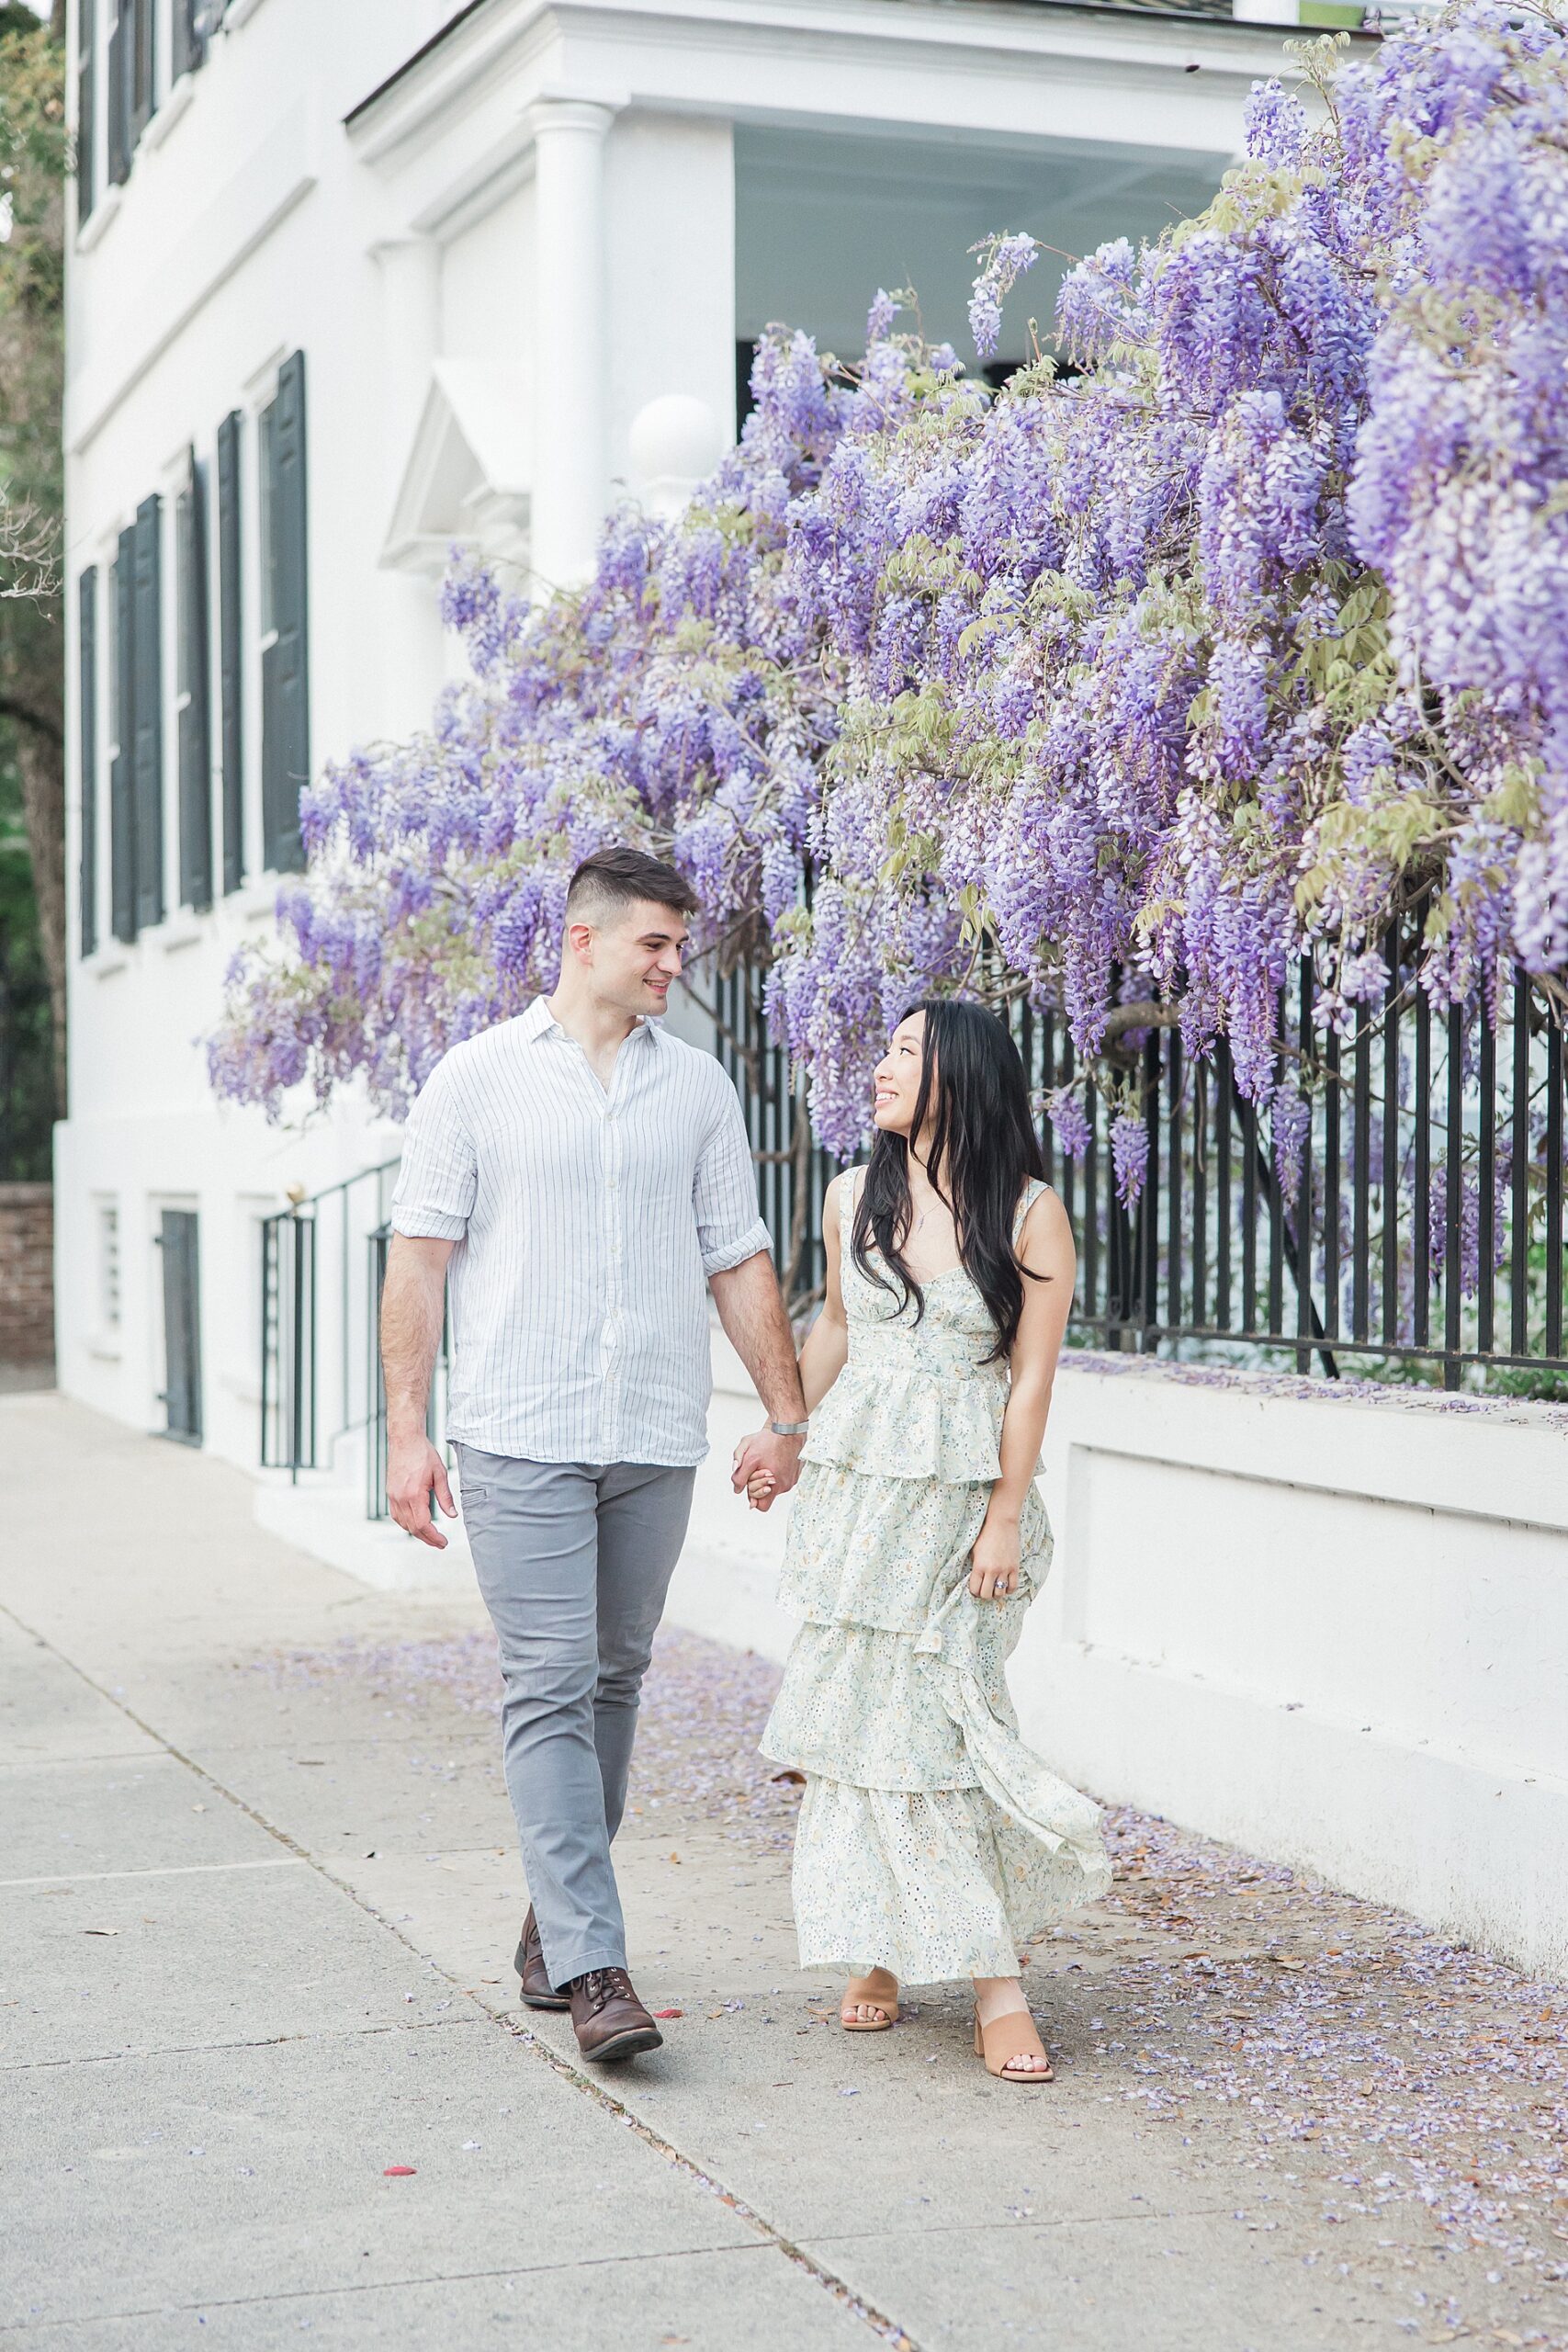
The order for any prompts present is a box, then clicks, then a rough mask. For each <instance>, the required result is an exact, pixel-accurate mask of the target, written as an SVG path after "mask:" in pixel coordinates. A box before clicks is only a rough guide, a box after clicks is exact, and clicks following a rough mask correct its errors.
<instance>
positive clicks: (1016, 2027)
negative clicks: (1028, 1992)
mask: <svg viewBox="0 0 1568 2352" xmlns="http://www.w3.org/2000/svg"><path fill="white" fill-rule="evenodd" d="M1036 2054H1038V2055H1039V2056H1040V2057H1042V2058H1045V2045H1044V2043H1043V2041H1041V2039H1040V2036H1039V2033H1038V2032H1037V2030H1035V2024H1034V2019H1033V2018H1032V2017H1031V2016H1030V2014H1029V2011H1028V2010H1027V2009H1009V2010H1008V2011H1007V2012H1006V2013H1005V2015H1003V2016H1001V2017H999V2018H992V2019H991V2022H990V2024H989V2025H982V2024H981V2023H980V2011H979V2007H978V2006H976V2010H975V2055H976V2058H983V2059H984V2060H985V2062H986V2072H987V2075H995V2076H996V2077H997V2080H998V2082H999V2083H1050V2082H1055V2071H1054V2069H1053V2067H1052V2064H1051V2061H1050V2060H1049V2058H1045V2064H1043V2066H1032V2067H1031V2068H1030V2069H1029V2072H1028V2073H1027V2074H1022V2075H1021V2074H1010V2073H1009V2072H1008V2061H1009V2059H1010V2058H1032V2057H1034V2056H1035V2055H1036Z"/></svg>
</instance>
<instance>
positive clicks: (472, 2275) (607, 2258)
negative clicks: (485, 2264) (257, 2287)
mask: <svg viewBox="0 0 1568 2352" xmlns="http://www.w3.org/2000/svg"><path fill="white" fill-rule="evenodd" d="M768 2251H769V2249H768V2247H767V2246H766V2245H763V2244H761V2243H760V2242H759V2244H758V2245H674V2246H660V2248H659V2250H658V2251H657V2252H656V2253H648V2254H585V2255H583V2256H581V2259H580V2260H578V2261H575V2262H509V2263H506V2264H505V2265H503V2266H502V2267H501V2268H499V2269H496V2270H432V2271H423V2272H421V2273H420V2274H419V2275H418V2276H416V2277H413V2278H355V2279H354V2280H352V2281H345V2282H344V2285H342V2286H341V2287H279V2288H278V2289H276V2290H275V2291H274V2292H273V2293H271V2294H266V2295H205V2296H203V2297H201V2298H200V2300H199V2301H196V2302H193V2303H138V2304H137V2305H135V2306H134V2308H133V2309H131V2310H130V2311H123V2312H69V2313H67V2314H66V2316H65V2317H64V2318H62V2319H22V2320H5V2321H0V2335H23V2334H27V2335H39V2334H41V2333H42V2331H43V2330H44V2329H45V2328H51V2327H83V2326H95V2327H101V2326H105V2325H107V2324H110V2323H118V2321H120V2320H127V2319H177V2318H178V2317H179V2315H180V2313H181V2312H234V2311H254V2310H257V2309H260V2310H265V2309H266V2308H267V2307H268V2306H269V2305H270V2304H273V2303H309V2302H315V2301H318V2300H319V2301H326V2300H327V2299H328V2298H329V2297H332V2298H334V2299H337V2300H342V2299H344V2298H346V2297H347V2296H350V2295H382V2294H387V2295H391V2294H396V2293H397V2292H398V2291H399V2290H400V2289H401V2288H404V2287H459V2286H462V2285H464V2284H465V2283H466V2282H467V2281H469V2280H483V2279H486V2278H552V2277H555V2276H557V2275H558V2274H559V2273H561V2272H566V2271H573V2270H606V2269H614V2268H616V2267H621V2266H623V2265H625V2264H627V2263H633V2262H691V2261H694V2260H700V2259H703V2258H705V2257H706V2256H709V2255H730V2256H740V2257H742V2258H744V2257H745V2256H748V2255H756V2254H766V2253H767V2252H768Z"/></svg>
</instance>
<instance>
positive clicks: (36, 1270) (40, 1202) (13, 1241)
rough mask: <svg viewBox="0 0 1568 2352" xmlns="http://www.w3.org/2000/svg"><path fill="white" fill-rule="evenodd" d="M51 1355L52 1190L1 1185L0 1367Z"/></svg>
mask: <svg viewBox="0 0 1568 2352" xmlns="http://www.w3.org/2000/svg"><path fill="white" fill-rule="evenodd" d="M53 1355H54V1188H53V1186H52V1185H50V1184H0V1363H26V1364H31V1363H50V1362H51V1361H52V1359H53Z"/></svg>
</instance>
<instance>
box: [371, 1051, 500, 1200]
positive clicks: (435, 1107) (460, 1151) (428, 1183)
mask: <svg viewBox="0 0 1568 2352" xmlns="http://www.w3.org/2000/svg"><path fill="white" fill-rule="evenodd" d="M478 1184H479V1161H478V1157H477V1155H476V1153H475V1150H474V1138H473V1133H472V1130H471V1128H470V1126H469V1125H468V1120H467V1118H466V1117H465V1116H464V1114H463V1105H462V1102H461V1097H460V1090H459V1088H458V1086H457V1082H456V1080H455V1079H454V1077H453V1073H452V1069H451V1065H450V1062H449V1061H440V1062H437V1063H436V1065H435V1068H434V1069H433V1070H432V1071H431V1073H430V1076H429V1077H428V1078H427V1079H426V1080H425V1082H424V1084H423V1087H422V1088H421V1089H420V1091H419V1094H418V1096H417V1098H416V1100H415V1102H414V1106H413V1109H412V1111H411V1112H410V1113H409V1119H408V1125H407V1126H406V1127H405V1128H404V1130H403V1158H402V1165H401V1167H400V1169H399V1170H398V1182H397V1189H396V1191H395V1192H394V1193H393V1194H392V1230H393V1232H394V1233H403V1234H406V1235H407V1236H408V1237H409V1238H410V1239H411V1240H416V1241H461V1240H462V1238H463V1237H464V1235H465V1234H466V1233H467V1232H468V1219H469V1217H470V1216H472V1215H473V1212H474V1195H475V1193H476V1191H477V1190H478Z"/></svg>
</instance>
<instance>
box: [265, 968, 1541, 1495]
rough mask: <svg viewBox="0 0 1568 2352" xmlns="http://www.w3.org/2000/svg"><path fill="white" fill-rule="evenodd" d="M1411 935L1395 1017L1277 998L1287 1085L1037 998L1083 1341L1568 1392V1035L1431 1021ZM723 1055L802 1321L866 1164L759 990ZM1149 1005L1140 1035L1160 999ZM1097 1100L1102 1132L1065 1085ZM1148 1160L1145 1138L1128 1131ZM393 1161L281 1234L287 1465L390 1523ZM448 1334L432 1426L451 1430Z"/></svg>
mask: <svg viewBox="0 0 1568 2352" xmlns="http://www.w3.org/2000/svg"><path fill="white" fill-rule="evenodd" d="M1414 947H1415V943H1414V938H1413V937H1404V938H1400V939H1394V938H1391V939H1390V940H1389V941H1388V942H1387V943H1386V945H1385V962H1386V964H1387V967H1388V976H1389V977H1388V984H1387V987H1386V989H1385V990H1384V992H1383V998H1382V1003H1381V1004H1380V1005H1378V1006H1375V1007H1371V1006H1367V1007H1361V1008H1359V1009H1356V1010H1354V1011H1353V1012H1352V1013H1351V1014H1350V1015H1349V1016H1348V1026H1347V1027H1346V1028H1345V1029H1344V1031H1343V1033H1342V1034H1341V1033H1337V1032H1336V1031H1334V1030H1332V1029H1329V1030H1324V1029H1322V1028H1320V1027H1319V1025H1318V1023H1317V1021H1316V1020H1315V1019H1314V1014H1315V1013H1316V1012H1317V1011H1318V1010H1319V1005H1320V993H1321V991H1320V987H1319V982H1318V980H1317V978H1316V976H1315V975H1314V971H1313V969H1312V967H1311V966H1310V965H1307V964H1303V966H1302V967H1301V968H1300V970H1299V971H1298V973H1297V975H1296V977H1295V981H1294V984H1293V986H1292V988H1291V989H1287V990H1283V991H1281V993H1280V998H1279V1000H1278V1003H1277V1006H1276V1014H1277V1020H1276V1050H1275V1067H1274V1071H1273V1079H1274V1090H1273V1100H1272V1103H1271V1105H1270V1107H1269V1108H1268V1109H1259V1108H1258V1106H1257V1105H1256V1104H1255V1103H1251V1102H1249V1101H1248V1100H1247V1098H1246V1097H1245V1096H1244V1095H1243V1094H1242V1092H1241V1091H1240V1089H1239V1087H1238V1086H1237V1084H1236V1080H1235V1069H1234V1067H1233V1063H1232V1058H1231V1054H1230V1049H1229V1047H1228V1046H1226V1045H1225V1043H1224V1041H1223V1040H1222V1041H1221V1042H1219V1043H1218V1044H1216V1045H1215V1046H1213V1049H1212V1051H1211V1052H1209V1053H1208V1054H1207V1055H1205V1056H1203V1057H1194V1056H1190V1055H1188V1054H1187V1053H1186V1052H1185V1051H1184V1049H1183V1046H1182V1042H1181V1037H1180V1034H1179V1030H1178V1029H1177V1028H1176V1027H1175V1026H1174V1025H1172V1017H1171V1015H1170V1014H1169V1013H1168V1012H1167V1011H1166V1010H1165V1009H1164V1008H1161V1007H1150V1006H1145V1007H1142V1008H1138V1007H1127V1008H1124V1012H1123V1016H1122V1017H1125V1018H1129V1019H1130V1020H1131V1021H1132V1023H1133V1024H1134V1025H1132V1026H1130V1027H1127V1028H1125V1029H1124V1030H1123V1031H1122V1035H1120V1036H1119V1037H1118V1038H1117V1040H1116V1041H1115V1044H1114V1046H1113V1047H1112V1048H1111V1051H1110V1052H1109V1054H1107V1055H1105V1056H1102V1057H1101V1060H1100V1066H1099V1069H1100V1079H1101V1080H1107V1077H1108V1080H1109V1082H1108V1084H1107V1085H1103V1086H1102V1085H1089V1086H1087V1087H1086V1086H1084V1085H1083V1083H1082V1081H1083V1080H1084V1078H1085V1072H1084V1070H1083V1069H1082V1066H1081V1063H1080V1061H1079V1059H1078V1057H1077V1055H1076V1054H1075V1050H1074V1048H1073V1046H1072V1044H1071V1042H1070V1040H1069V1039H1068V1037H1067V1036H1066V1031H1065V1028H1064V1025H1063V1024H1062V1023H1061V1022H1060V1021H1059V1019H1057V1018H1056V1017H1055V1015H1053V1014H1051V1013H1049V1012H1038V1011H1034V1010H1032V1009H1031V1008H1029V1007H1028V1006H1020V1007H1019V1008H1017V1010H1016V1012H1015V1014H1014V1021H1015V1029H1016V1034H1017V1036H1018V1040H1019V1045H1020V1047H1021V1051H1022V1054H1023V1057H1024V1063H1025V1068H1026V1069H1027V1070H1028V1072H1029V1076H1030V1081H1031V1085H1032V1088H1033V1090H1034V1092H1035V1097H1036V1100H1037V1102H1038V1103H1040V1105H1041V1106H1042V1121H1041V1136H1042V1143H1043V1150H1044V1153H1045V1162H1046V1170H1047V1173H1048V1174H1049V1176H1050V1178H1051V1181H1052V1182H1053V1183H1054V1184H1055V1187H1056V1189H1057V1191H1058V1192H1059V1193H1061V1195H1062V1198H1063V1200H1064V1202H1065V1203H1066V1208H1067V1212H1068V1214H1069V1216H1071V1218H1072V1221H1073V1227H1074V1230H1075V1232H1076V1234H1077V1243H1078V1291H1077V1306H1076V1309H1075V1313H1074V1317H1073V1326H1072V1334H1071V1336H1072V1338H1073V1339H1074V1340H1076V1341H1077V1343H1078V1344H1080V1345H1090V1346H1096V1347H1100V1348H1107V1349H1113V1350H1136V1351H1144V1352H1149V1353H1163V1354H1180V1355H1187V1356H1191V1357H1199V1358H1205V1359H1208V1360H1211V1361H1221V1362H1225V1361H1229V1362H1232V1363H1243V1364H1250V1365H1254V1366H1258V1365H1262V1366H1265V1367H1269V1366H1278V1367H1282V1368H1289V1367H1293V1368H1294V1369H1295V1370H1297V1371H1299V1372H1303V1373H1316V1374H1319V1375H1320V1376H1323V1377H1325V1378H1328V1379H1337V1378H1338V1377H1340V1376H1341V1375H1343V1374H1371V1375H1374V1376H1378V1377H1383V1378H1396V1379H1405V1380H1424V1381H1428V1382H1431V1383H1433V1384H1438V1383H1441V1385H1444V1386H1445V1387H1449V1388H1458V1387H1460V1386H1461V1385H1475V1386H1482V1385H1484V1386H1486V1387H1487V1388H1490V1389H1502V1390H1515V1391H1517V1392H1519V1393H1522V1394H1527V1395H1528V1394H1538V1395H1551V1394H1557V1393H1560V1392H1561V1391H1562V1390H1568V1354H1565V1352H1564V1336H1565V1335H1564V1329H1563V1315H1564V1302H1565V1295H1568V1250H1565V1242H1568V1233H1565V1212H1564V1147H1565V1142H1568V1132H1565V1119H1568V1091H1565V1075H1568V1074H1565V1066H1564V1056H1563V1035H1562V1026H1561V1025H1560V1022H1559V1019H1558V1017H1557V1013H1556V1011H1555V1009H1554V1006H1553V1003H1552V1001H1551V999H1549V997H1548V996H1547V995H1546V994H1545V993H1544V992H1543V991H1542V990H1540V989H1538V988H1537V987H1535V986H1533V985H1532V984H1531V982H1530V981H1529V980H1528V979H1526V978H1522V977H1521V978H1517V979H1516V980H1515V981H1514V982H1513V983H1512V984H1511V985H1510V987H1509V988H1508V989H1507V990H1506V993H1505V996H1504V999H1503V1001H1502V1003H1501V1005H1500V1007H1499V1011H1498V1019H1497V1022H1496V1024H1495V1027H1494V1026H1492V1025H1490V1024H1489V1023H1485V1022H1483V1021H1482V1020H1480V1019H1473V1018H1472V1019H1466V1018H1465V1017H1464V1016H1462V1015H1461V1014H1459V1013H1455V1012H1434V1011H1433V1009H1432V1007H1431V1005H1430V1003H1429V1001H1428V1000H1427V997H1426V995H1425V994H1424V993H1423V992H1422V991H1421V990H1420V989H1417V988H1416V985H1415V982H1414V975H1413V959H1414ZM712 1001H713V1011H714V1014H715V1019H716V1032H717V1039H716V1042H717V1050H718V1054H719V1057H720V1059H721V1061H722V1062H723V1064H724V1067H725V1069H727V1070H728V1073H729V1075H730V1077H731V1079H732V1080H734V1082H735V1085H736V1087H737V1089H738V1091H739V1095H740V1099H741V1103H742V1104H743V1106H744V1109H745V1112H746V1118H747V1124H748V1126H749V1128H750V1136H751V1148H752V1152H753V1155H754V1157H755V1159H756V1163H757V1183H758V1192H759V1195H760V1197H761V1207H762V1214H763V1216H764V1217H765V1218H766V1220H767V1223H768V1227H769V1230H770V1231H771V1232H772V1234H773V1247H774V1255H775V1259H776V1261H777V1264H778V1268H779V1272H780V1277H781V1280H782V1282H783V1284H784V1291H785V1295H786V1296H787V1297H788V1298H789V1300H790V1302H791V1305H792V1307H793V1308H794V1310H795V1313H796V1314H802V1313H805V1312H808V1311H809V1309H810V1307H811V1306H813V1305H815V1303H816V1302H817V1301H818V1299H819V1298H820V1296H821V1291H822V1281H823V1272H824V1266H823V1251H822V1226H821V1208H822V1196H823V1193H824V1192H825V1190H826V1188H827V1185H828V1182H829V1179H830V1178H831V1177H832V1176H833V1174H834V1173H835V1172H836V1171H837V1170H838V1168H839V1167H840V1165H841V1163H840V1161H838V1160H836V1159H833V1158H832V1157H831V1156H830V1155H829V1153H827V1152H825V1151H823V1149H822V1148H821V1147H820V1146H819V1145H818V1144H817V1143H816V1142H815V1141H814V1140H813V1138H812V1136H811V1133H810V1128H809V1125H808V1124H807V1118H806V1112H805V1097H804V1087H803V1083H802V1081H801V1080H800V1078H799V1077H798V1075H797V1074H795V1073H794V1072H792V1071H791V1069H790V1067H789V1059H788V1057H787V1055H786V1054H785V1053H784V1051H783V1050H782V1049H781V1048H780V1047H779V1046H776V1045H774V1044H773V1043H771V1042H770V1040H769V1039H768V1037H767V1035H766V1032H765V1027H764V1023H763V1020H762V1014H761V978H760V976H759V975H758V974H757V973H756V972H755V971H754V970H752V969H750V968H748V967H742V968H740V969H739V970H737V971H735V972H733V973H731V974H729V975H728V976H726V977H724V978H720V979H718V980H717V981H716V983H715V985H714V991H713V1000H712ZM1140 1010H1141V1011H1142V1012H1144V1013H1145V1015H1146V1016H1147V1017H1146V1018H1145V1020H1144V1021H1143V1023H1142V1025H1138V1012H1139V1011H1140ZM1064 1090H1068V1091H1076V1098H1077V1100H1078V1101H1079V1102H1080V1103H1082V1105H1083V1109H1084V1112H1085V1114H1086V1123H1087V1124H1086V1132H1085V1134H1084V1136H1083V1137H1082V1139H1081V1148H1080V1149H1078V1150H1077V1151H1075V1152H1073V1153H1068V1152H1066V1151H1064V1150H1063V1149H1062V1148H1061V1146H1060V1144H1059V1142H1058V1141H1057V1138H1056V1131H1055V1128H1054V1126H1053V1125H1052V1122H1051V1120H1050V1119H1049V1117H1048V1116H1045V1115H1044V1105H1045V1103H1046V1101H1047V1098H1049V1097H1051V1096H1053V1095H1057V1096H1058V1097H1060V1095H1061V1094H1062V1092H1063V1091H1064ZM1129 1114H1131V1115H1134V1116H1136V1117H1138V1118H1140V1119H1141V1120H1142V1122H1143V1128H1144V1133H1145V1136H1146V1152H1145V1158H1144V1163H1143V1170H1142V1182H1141V1184H1140V1186H1139V1188H1138V1190H1137V1192H1136V1194H1135V1197H1133V1198H1131V1199H1124V1198H1123V1197H1122V1193H1121V1192H1120V1191H1119V1190H1118V1187H1117V1183H1116V1181H1115V1167H1114V1152H1113V1147H1112V1141H1111V1128H1112V1125H1113V1122H1114V1121H1115V1119H1116V1118H1117V1117H1118V1116H1122V1117H1125V1116H1127V1115H1129ZM1123 1150H1125V1135H1123ZM396 1169H397V1162H396V1161H395V1160H392V1161H389V1162H387V1163H386V1164H385V1165H384V1166H382V1167H379V1168H373V1169H368V1170H365V1171H364V1173H363V1174H361V1175H359V1176H355V1177H353V1178H351V1179H350V1180H349V1181H348V1182H345V1183H342V1184H336V1185H333V1186H332V1187H331V1188H330V1189H329V1190H328V1191H326V1192H323V1193H318V1194H316V1195H314V1196H313V1197H311V1198H309V1199H305V1198H302V1199H300V1200H299V1201H297V1202H295V1203H294V1204H291V1205H290V1206H289V1207H288V1208H287V1209H284V1210H280V1211H279V1212H278V1213H277V1214H276V1216H269V1217H267V1218H265V1220H264V1222H263V1227H262V1267H261V1275H262V1461H263V1463H264V1464H265V1465H266V1466H268V1467H271V1468H282V1469H287V1470H288V1471H289V1472H291V1473H292V1474H293V1475H294V1476H299V1472H300V1471H302V1470H317V1469H327V1468H336V1469H338V1470H339V1471H340V1472H341V1470H342V1469H343V1467H344V1457H345V1455H348V1456H353V1455H357V1457H358V1466H359V1467H360V1472H361V1475H362V1476H363V1479H364V1492H365V1508H366V1512H367V1516H368V1517H370V1518H372V1519H379V1518H384V1517H385V1516H386V1508H387V1506H386V1493H385V1487H386V1397H385V1393H384V1390H383V1387H382V1384H381V1372H380V1298H381V1285H382V1282H383V1279H384V1277H385V1273H386V1264H387V1250H388V1246H389V1225H388V1209H389V1202H390V1197H391V1184H392V1180H393V1177H394V1175H395V1172H396ZM446 1357H447V1350H446V1339H445V1337H444V1339H443V1342H442V1349H441V1355H440V1359H439V1362H438V1363H437V1367H436V1377H435V1380H434V1384H433V1386H432V1394H431V1406H430V1417H429V1427H430V1431H431V1435H432V1438H433V1439H434V1441H435V1442H437V1443H444V1442H445V1430H446Z"/></svg>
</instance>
